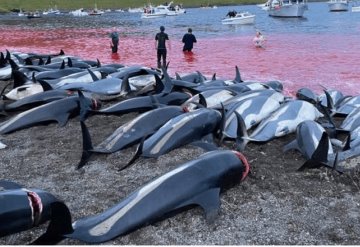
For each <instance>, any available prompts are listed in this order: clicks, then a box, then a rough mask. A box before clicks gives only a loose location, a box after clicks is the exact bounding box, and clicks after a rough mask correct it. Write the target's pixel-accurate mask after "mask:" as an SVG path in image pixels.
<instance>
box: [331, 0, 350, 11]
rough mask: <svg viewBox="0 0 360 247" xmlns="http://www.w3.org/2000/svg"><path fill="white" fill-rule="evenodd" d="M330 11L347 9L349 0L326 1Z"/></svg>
mask: <svg viewBox="0 0 360 247" xmlns="http://www.w3.org/2000/svg"><path fill="white" fill-rule="evenodd" d="M327 4H328V6H329V10H330V11H348V9H349V2H348V1H347V0H330V1H328V2H327Z"/></svg>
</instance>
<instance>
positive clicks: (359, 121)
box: [340, 107, 360, 131]
mask: <svg viewBox="0 0 360 247" xmlns="http://www.w3.org/2000/svg"><path fill="white" fill-rule="evenodd" d="M359 126H360V107H357V108H355V109H353V110H352V111H351V112H350V113H349V115H347V116H346V118H345V119H344V121H343V122H342V123H341V125H340V129H341V130H345V131H353V130H354V129H356V128H357V127H359Z"/></svg>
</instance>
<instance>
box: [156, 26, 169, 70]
mask: <svg viewBox="0 0 360 247" xmlns="http://www.w3.org/2000/svg"><path fill="white" fill-rule="evenodd" d="M166 40H169V36H168V35H167V33H165V27H164V26H161V27H160V32H159V33H157V34H156V36H155V49H156V50H157V67H158V68H161V60H162V66H163V67H166V53H167V50H166ZM169 42H170V41H169ZM169 45H170V44H169Z"/></svg>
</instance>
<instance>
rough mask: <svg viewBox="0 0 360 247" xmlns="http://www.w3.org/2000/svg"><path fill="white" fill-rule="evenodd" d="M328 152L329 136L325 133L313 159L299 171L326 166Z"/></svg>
mask: <svg viewBox="0 0 360 247" xmlns="http://www.w3.org/2000/svg"><path fill="white" fill-rule="evenodd" d="M328 151H329V137H328V134H327V133H326V132H324V133H323V134H322V136H321V139H320V141H319V144H318V146H317V148H316V150H315V151H314V153H313V154H312V156H311V158H310V159H309V160H308V161H306V162H305V163H304V164H303V165H302V166H301V167H300V168H299V169H298V171H303V170H305V169H306V168H308V169H314V168H319V167H321V166H325V165H326V163H327V162H328Z"/></svg>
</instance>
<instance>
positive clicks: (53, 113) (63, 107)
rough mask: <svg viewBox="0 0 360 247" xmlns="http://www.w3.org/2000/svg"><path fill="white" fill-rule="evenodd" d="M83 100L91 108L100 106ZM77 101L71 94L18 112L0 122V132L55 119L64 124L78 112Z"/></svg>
mask: <svg viewBox="0 0 360 247" xmlns="http://www.w3.org/2000/svg"><path fill="white" fill-rule="evenodd" d="M84 101H85V103H84V104H86V105H88V106H89V107H90V108H92V109H95V108H96V107H98V106H100V103H99V102H97V101H96V100H94V99H89V98H84ZM79 102H80V99H79V97H78V96H71V97H67V98H64V99H60V100H57V101H53V102H50V103H47V104H45V105H41V106H38V107H35V108H33V109H30V110H27V111H24V112H22V113H19V114H18V115H16V116H14V117H13V118H11V119H9V120H7V121H5V122H2V123H0V134H7V133H10V132H13V131H16V130H19V129H24V128H28V127H31V126H34V125H39V124H44V123H48V122H52V121H56V122H58V123H59V125H60V126H64V125H65V124H66V123H67V121H68V120H69V118H70V117H74V116H76V115H78V114H79V112H80V106H79Z"/></svg>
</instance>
